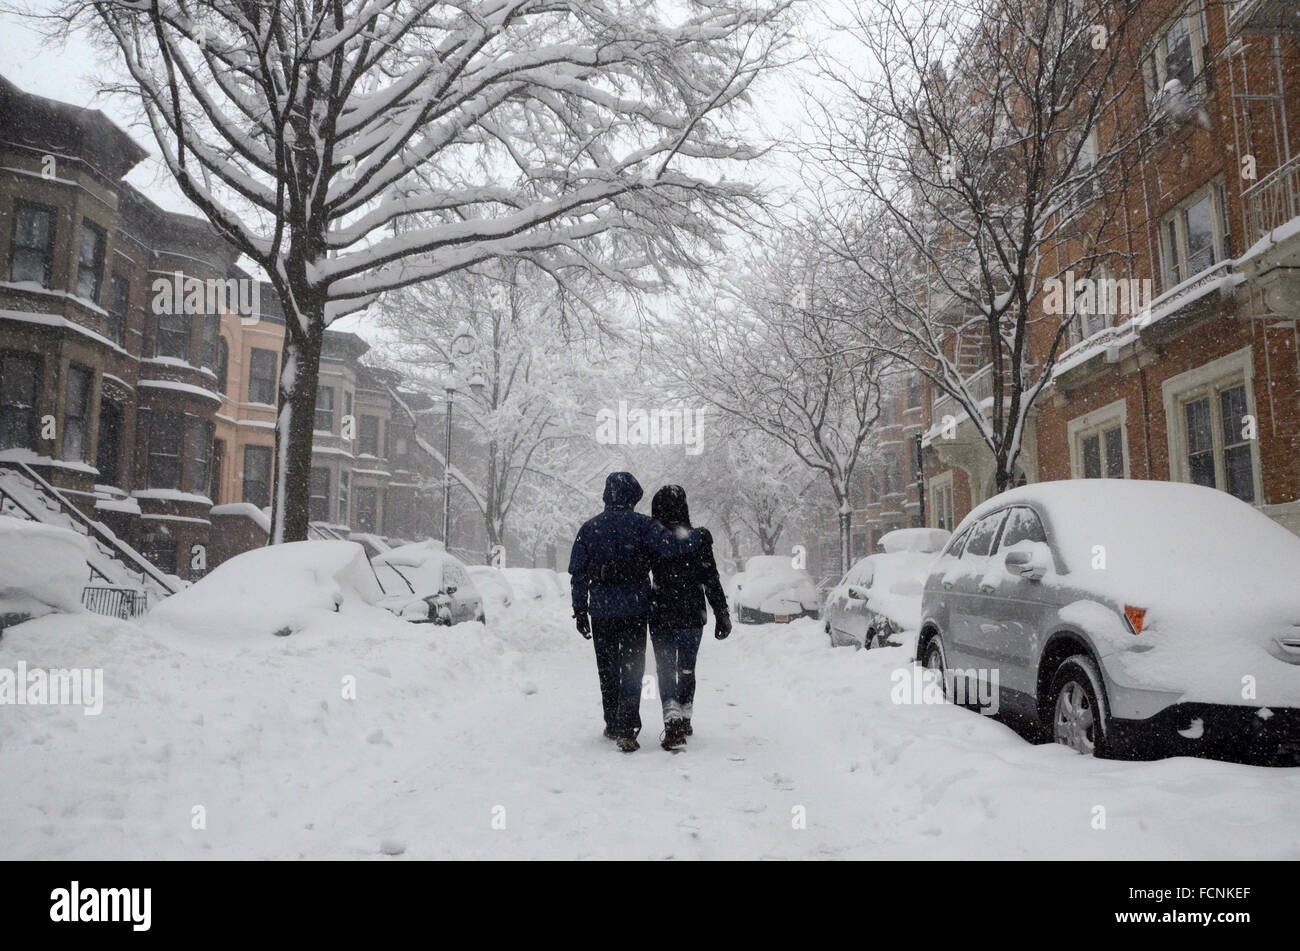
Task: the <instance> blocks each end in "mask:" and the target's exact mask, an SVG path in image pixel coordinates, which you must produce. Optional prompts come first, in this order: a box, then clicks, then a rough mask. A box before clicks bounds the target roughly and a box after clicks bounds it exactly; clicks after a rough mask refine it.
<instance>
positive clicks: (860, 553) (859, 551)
mask: <svg viewBox="0 0 1300 951" xmlns="http://www.w3.org/2000/svg"><path fill="white" fill-rule="evenodd" d="M866 554H867V533H866V532H854V533H853V558H854V560H855V561H856V560H857V559H858V558H865V557H866Z"/></svg>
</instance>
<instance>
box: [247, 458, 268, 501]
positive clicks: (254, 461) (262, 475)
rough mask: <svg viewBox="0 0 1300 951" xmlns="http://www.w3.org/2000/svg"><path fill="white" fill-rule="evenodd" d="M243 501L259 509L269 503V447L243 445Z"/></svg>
mask: <svg viewBox="0 0 1300 951" xmlns="http://www.w3.org/2000/svg"><path fill="white" fill-rule="evenodd" d="M244 501H245V502H251V503H252V504H253V505H256V506H257V507H258V508H260V509H264V508H266V507H267V506H268V505H270V504H271V447H270V446H245V447H244Z"/></svg>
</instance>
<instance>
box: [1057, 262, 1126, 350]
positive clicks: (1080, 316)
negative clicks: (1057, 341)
mask: <svg viewBox="0 0 1300 951" xmlns="http://www.w3.org/2000/svg"><path fill="white" fill-rule="evenodd" d="M1079 284H1080V285H1082V288H1081V289H1080V288H1079V285H1076V290H1078V291H1079V292H1078V293H1077V294H1076V296H1075V301H1074V313H1075V317H1074V323H1073V324H1072V325H1071V328H1070V336H1071V339H1072V340H1073V342H1074V343H1080V342H1081V341H1084V340H1087V339H1088V338H1089V337H1091V336H1094V335H1095V334H1099V333H1101V332H1102V331H1103V330H1105V329H1106V328H1107V327H1112V326H1114V324H1115V312H1116V310H1117V309H1118V305H1119V294H1118V293H1117V285H1116V283H1115V274H1114V272H1113V271H1112V270H1111V269H1110V266H1109V265H1107V264H1099V265H1097V267H1096V268H1094V269H1093V272H1092V275H1091V276H1090V277H1089V278H1087V283H1086V284H1084V283H1083V282H1082V281H1080V282H1079ZM1124 296H1125V297H1128V293H1127V292H1125V294H1124ZM1130 306H1133V305H1132V304H1130Z"/></svg>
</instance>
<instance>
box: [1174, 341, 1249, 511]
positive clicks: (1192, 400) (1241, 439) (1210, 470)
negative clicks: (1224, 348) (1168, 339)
mask: <svg viewBox="0 0 1300 951" xmlns="http://www.w3.org/2000/svg"><path fill="white" fill-rule="evenodd" d="M1251 372H1252V369H1251V353H1250V350H1249V348H1247V349H1243V350H1240V351H1238V352H1237V353H1234V354H1230V355H1229V356H1226V357H1221V358H1220V359H1218V360H1215V361H1213V362H1211V363H1209V364H1206V365H1205V366H1203V367H1198V368H1197V369H1195V370H1190V371H1188V372H1187V373H1183V374H1180V375H1179V376H1176V377H1173V378H1172V379H1170V380H1167V381H1165V384H1164V391H1165V413H1166V418H1167V419H1168V420H1169V421H1170V426H1169V430H1170V432H1169V438H1170V459H1171V465H1170V469H1171V472H1170V475H1171V477H1172V478H1174V479H1176V480H1178V481H1182V482H1192V483H1195V484H1196V485H1204V486H1209V487H1210V488H1215V489H1222V490H1223V491H1224V492H1227V493H1229V494H1230V495H1233V496H1235V497H1237V498H1239V499H1241V500H1242V501H1243V502H1250V503H1254V502H1255V501H1256V500H1257V499H1258V498H1259V486H1258V484H1257V481H1256V480H1257V478H1258V469H1259V463H1258V460H1257V459H1256V458H1255V451H1256V446H1255V439H1254V436H1255V430H1256V427H1257V422H1256V417H1255V415H1254V409H1253V403H1254V400H1253V397H1252V395H1251V392H1250V376H1251Z"/></svg>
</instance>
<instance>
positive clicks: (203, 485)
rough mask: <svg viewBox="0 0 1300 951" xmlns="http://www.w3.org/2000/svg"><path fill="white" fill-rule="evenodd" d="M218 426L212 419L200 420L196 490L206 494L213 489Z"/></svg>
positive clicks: (195, 460)
mask: <svg viewBox="0 0 1300 951" xmlns="http://www.w3.org/2000/svg"><path fill="white" fill-rule="evenodd" d="M215 433H216V427H215V426H213V424H212V422H211V420H206V419H204V420H200V421H199V425H198V444H197V445H196V446H195V448H194V491H195V493H196V494H198V495H204V496H206V495H207V494H208V492H210V491H211V490H212V438H213V436H214V435H215Z"/></svg>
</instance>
